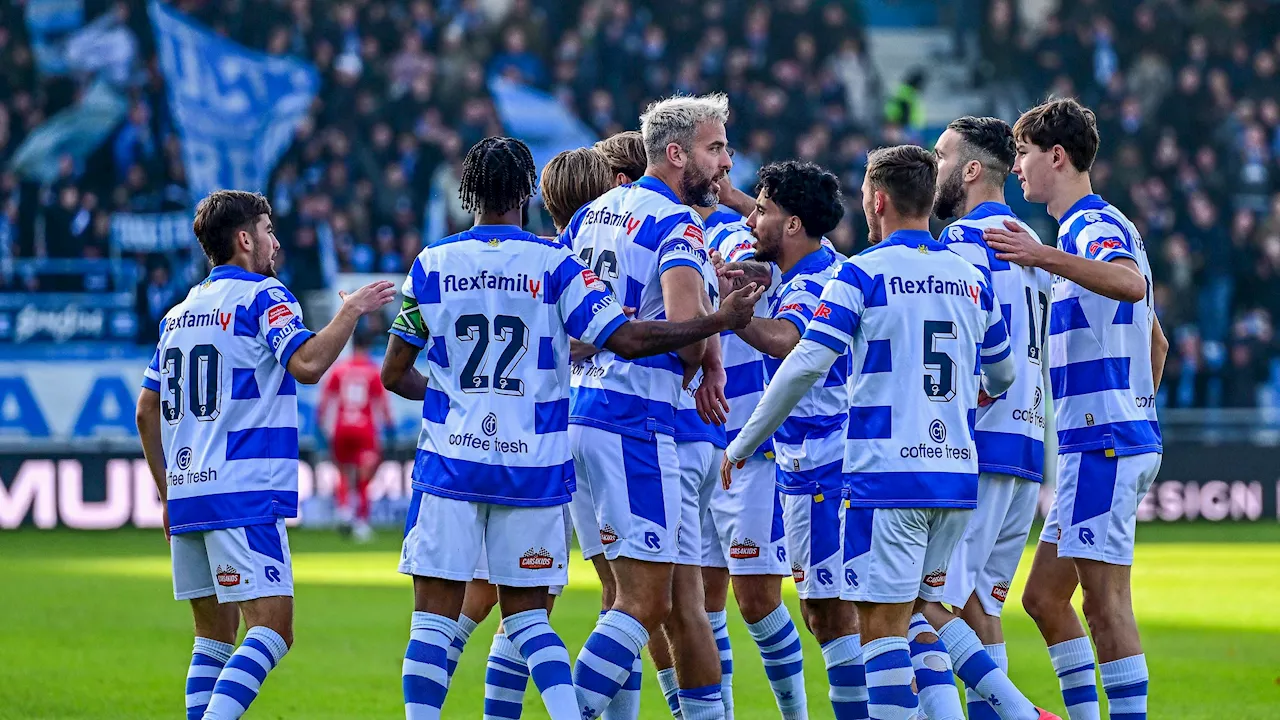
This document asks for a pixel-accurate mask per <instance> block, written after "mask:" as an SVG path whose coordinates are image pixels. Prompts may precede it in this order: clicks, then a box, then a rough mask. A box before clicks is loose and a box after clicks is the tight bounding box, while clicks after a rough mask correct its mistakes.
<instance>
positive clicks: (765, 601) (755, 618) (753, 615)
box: [738, 594, 807, 624]
mask: <svg viewBox="0 0 1280 720" xmlns="http://www.w3.org/2000/svg"><path fill="white" fill-rule="evenodd" d="M777 609H778V603H776V602H774V601H773V599H772V598H767V597H761V596H759V595H756V594H748V595H740V596H738V610H740V611H741V612H742V619H743V620H745V621H747V623H750V624H754V623H758V622H760V621H761V620H763V619H765V618H766V617H769V615H770V614H771V613H772V612H773V611H774V610H777ZM806 622H807V621H806Z"/></svg>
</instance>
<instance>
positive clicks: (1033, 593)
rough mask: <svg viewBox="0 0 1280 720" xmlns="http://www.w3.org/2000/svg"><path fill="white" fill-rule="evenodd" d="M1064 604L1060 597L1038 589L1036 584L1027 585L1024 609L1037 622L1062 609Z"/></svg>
mask: <svg viewBox="0 0 1280 720" xmlns="http://www.w3.org/2000/svg"><path fill="white" fill-rule="evenodd" d="M1063 604H1064V603H1063V602H1062V601H1061V600H1059V599H1058V598H1055V597H1052V596H1050V595H1049V594H1048V593H1046V592H1045V591H1043V590H1037V589H1036V588H1035V586H1034V585H1031V586H1029V587H1027V589H1026V591H1025V592H1023V593H1022V609H1023V610H1026V611H1027V615H1030V616H1031V619H1032V620H1035V621H1037V622H1039V621H1041V620H1043V619H1045V618H1047V617H1050V616H1052V615H1053V614H1054V613H1055V612H1057V611H1059V610H1061V608H1062V605H1063Z"/></svg>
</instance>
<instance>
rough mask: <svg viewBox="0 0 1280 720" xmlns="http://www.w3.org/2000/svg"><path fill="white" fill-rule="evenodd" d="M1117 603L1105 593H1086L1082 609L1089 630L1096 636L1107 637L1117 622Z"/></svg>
mask: <svg viewBox="0 0 1280 720" xmlns="http://www.w3.org/2000/svg"><path fill="white" fill-rule="evenodd" d="M1116 605H1117V603H1116V602H1115V599H1114V598H1111V597H1109V596H1107V595H1106V594H1105V593H1098V592H1085V593H1084V601H1083V602H1082V603H1081V609H1082V610H1084V619H1085V620H1086V621H1087V622H1088V623H1089V629H1090V630H1092V631H1093V634H1094V635H1095V636H1096V635H1100V634H1101V635H1106V634H1107V631H1108V630H1109V629H1110V628H1111V626H1112V625H1114V623H1115V621H1116V611H1117V607H1116Z"/></svg>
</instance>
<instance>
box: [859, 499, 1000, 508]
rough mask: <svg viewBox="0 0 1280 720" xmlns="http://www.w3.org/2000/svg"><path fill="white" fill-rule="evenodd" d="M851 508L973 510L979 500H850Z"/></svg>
mask: <svg viewBox="0 0 1280 720" xmlns="http://www.w3.org/2000/svg"><path fill="white" fill-rule="evenodd" d="M849 507H856V508H942V509H946V510H973V509H976V508H977V507H978V501H977V500H852V499H850V500H849Z"/></svg>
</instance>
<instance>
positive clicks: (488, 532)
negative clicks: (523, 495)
mask: <svg viewBox="0 0 1280 720" xmlns="http://www.w3.org/2000/svg"><path fill="white" fill-rule="evenodd" d="M405 531H406V532H405V536H404V547H403V549H402V550H401V552H400V572H402V573H404V574H406V575H417V576H420V577H432V578H441V579H443V580H457V581H459V582H467V581H468V580H471V579H472V578H474V577H475V574H476V565H477V564H478V563H479V561H480V555H481V553H484V554H485V555H486V556H487V557H486V560H487V562H488V569H489V573H488V574H489V582H491V583H493V584H494V585H505V586H507V587H552V586H554V585H565V584H568V582H569V569H568V565H569V546H568V544H567V543H566V542H565V528H564V508H563V507H562V506H560V505H552V506H550V507H513V506H511V505H495V504H491V503H474V502H467V501H465V500H454V499H452V498H445V497H440V496H438V495H430V494H428V493H424V492H422V491H421V490H414V491H413V499H412V500H411V501H410V502H409V518H408V521H407V522H406V527H405Z"/></svg>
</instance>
